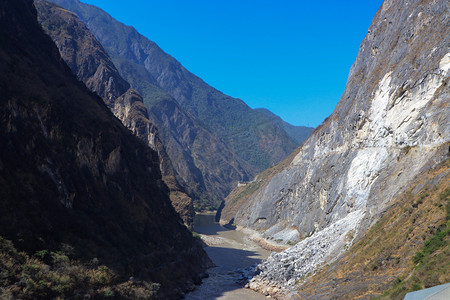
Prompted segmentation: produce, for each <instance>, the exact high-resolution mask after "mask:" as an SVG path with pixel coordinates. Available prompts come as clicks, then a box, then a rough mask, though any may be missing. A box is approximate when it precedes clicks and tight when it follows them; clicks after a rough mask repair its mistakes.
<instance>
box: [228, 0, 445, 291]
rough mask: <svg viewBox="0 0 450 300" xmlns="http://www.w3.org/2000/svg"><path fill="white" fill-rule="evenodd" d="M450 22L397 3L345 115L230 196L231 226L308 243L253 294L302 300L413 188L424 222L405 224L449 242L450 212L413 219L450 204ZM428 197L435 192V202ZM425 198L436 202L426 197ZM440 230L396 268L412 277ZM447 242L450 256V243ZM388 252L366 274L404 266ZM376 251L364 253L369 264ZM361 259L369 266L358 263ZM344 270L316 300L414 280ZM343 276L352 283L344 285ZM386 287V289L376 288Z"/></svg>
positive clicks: (369, 44)
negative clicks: (308, 280)
mask: <svg viewBox="0 0 450 300" xmlns="http://www.w3.org/2000/svg"><path fill="white" fill-rule="evenodd" d="M449 16H450V14H449V7H448V1H445V0H441V1H420V0H415V1H407V2H406V1H395V0H394V1H385V2H384V3H383V5H382V7H381V8H380V10H379V11H378V13H377V14H376V16H375V18H374V20H373V23H372V25H371V27H370V28H369V30H368V34H367V36H366V38H365V39H364V41H363V42H362V44H361V46H360V48H359V53H358V56H357V58H356V61H355V63H354V65H353V66H352V68H351V71H350V75H349V79H348V82H347V86H346V89H345V92H344V94H343V96H342V98H341V100H340V102H339V104H338V105H337V107H336V109H335V111H334V112H333V114H332V115H331V116H330V117H329V118H327V119H326V120H325V122H324V123H323V124H322V125H321V126H319V127H318V128H316V129H315V130H314V132H313V134H312V135H311V136H310V137H309V139H308V140H307V141H306V142H305V143H304V144H303V145H302V146H301V147H300V148H298V149H297V150H296V151H295V152H294V153H293V154H292V155H291V156H290V157H289V158H288V159H286V160H285V161H283V162H282V163H280V164H279V165H277V166H275V167H273V168H271V169H268V170H266V171H264V172H263V173H262V174H260V175H258V177H257V178H256V180H255V181H254V182H252V183H250V184H248V185H246V186H241V187H239V188H237V189H236V190H235V191H233V192H232V194H231V195H230V196H229V197H228V199H227V201H226V205H225V208H224V210H223V212H222V218H223V219H224V222H229V221H232V222H234V223H236V224H237V225H238V226H242V227H246V228H250V229H253V230H256V231H257V232H258V233H259V234H260V235H261V237H264V238H266V239H268V240H269V242H270V240H273V241H275V240H277V241H278V242H280V243H281V244H284V245H293V244H296V243H298V244H297V245H296V246H293V247H291V248H289V249H288V250H286V251H284V252H282V253H279V254H274V255H272V256H271V257H270V258H269V259H268V260H267V261H266V262H265V263H263V264H262V265H261V266H260V269H261V270H262V272H261V274H259V275H258V276H256V277H255V278H254V279H252V281H251V282H250V284H249V286H250V287H251V288H253V289H255V290H258V291H260V292H263V293H266V294H267V293H269V294H273V295H276V294H277V293H281V294H283V293H288V294H289V293H294V294H296V289H297V288H298V284H299V283H301V282H302V280H303V279H304V278H305V276H308V275H310V274H312V273H314V272H315V271H317V270H318V269H319V268H320V267H323V268H328V266H327V264H330V263H331V262H333V261H334V260H335V259H336V258H337V257H339V255H341V254H343V253H345V251H346V250H347V249H348V248H349V247H350V246H352V245H353V244H354V243H356V242H357V241H359V240H360V239H361V238H362V237H363V236H364V234H365V233H366V232H367V231H368V229H369V228H371V226H372V225H373V224H375V223H376V222H377V221H378V220H380V218H381V217H382V216H383V215H384V213H385V212H386V211H387V210H388V209H390V208H392V207H393V206H395V205H406V204H403V203H407V202H405V200H403V199H404V195H405V194H406V192H408V191H409V192H410V193H411V195H410V196H408V197H407V199H409V201H414V202H412V204H413V207H412V209H413V210H412V211H409V210H408V209H407V208H405V209H406V211H405V212H407V213H408V214H411V215H414V217H409V215H406V216H402V219H404V220H405V219H406V220H409V221H410V222H411V223H412V224H414V222H418V223H419V224H428V225H429V226H430V228H440V231H439V232H441V233H439V234H440V236H441V237H440V238H439V239H442V238H445V236H446V235H447V234H448V232H450V231H449V230H448V223H447V224H446V223H445V218H448V216H447V217H446V216H445V211H444V212H439V213H438V212H436V213H435V215H434V217H433V214H428V213H424V212H422V209H419V210H418V211H417V212H415V213H413V212H414V209H418V206H419V205H421V203H422V202H424V201H428V202H427V204H426V205H427V206H428V208H429V209H431V206H432V205H436V206H439V207H445V206H446V205H448V201H449V199H448V192H446V191H448V188H449V181H448V175H449V174H448V164H447V165H446V162H448V159H449V145H450V109H449V99H450V96H449V95H450V90H449V73H450V72H449V68H450V51H449V50H450V48H449V45H450V31H449V30H448V28H450V23H449V22H450V18H449ZM446 189H447V190H446ZM427 190H429V191H433V196H432V197H431V196H430V197H428V195H429V194H430V193H428V194H427ZM437 191H441V192H442V196H440V195H439V193H438V192H437ZM419 192H423V193H424V195H425V194H427V196H424V197H422V196H421V197H419ZM417 198H420V201H421V202H419V204H417V203H415V201H419V200H416V199H417ZM424 199H426V200H424ZM400 203H402V204H400ZM414 203H415V204H414ZM433 203H434V204H433ZM424 205H425V204H424ZM438 211H439V210H438ZM447 212H448V211H447ZM390 213H392V214H394V212H390ZM396 214H398V212H396ZM391 220H395V218H392V219H391ZM383 224H386V223H383ZM441 225H442V226H443V227H442V226H441ZM386 226H387V225H386ZM439 226H441V227H439ZM395 228H398V227H395ZM375 230H376V229H375ZM384 230H389V229H388V228H384ZM413 230H414V226H412V227H411V231H413ZM411 231H410V232H411ZM376 232H378V233H380V231H376ZM391 232H392V231H391ZM417 232H419V230H418V231H417ZM434 232H435V231H433V230H431V232H426V233H423V237H422V239H421V238H419V237H418V236H416V238H414V239H411V238H408V237H407V238H406V240H403V242H402V243H400V244H398V245H399V247H400V245H405V244H406V245H407V248H408V247H409V250H407V251H405V252H407V253H408V255H409V256H407V257H406V259H404V258H403V257H401V265H398V267H397V268H394V270H397V271H398V270H405V269H406V266H408V265H409V264H410V263H411V259H412V255H414V252H415V251H418V250H419V249H420V247H421V246H422V245H423V243H424V242H423V240H425V239H427V238H430V236H432V234H434ZM392 234H396V233H395V232H392ZM436 234H437V233H436ZM439 234H438V235H439ZM383 236H384V235H383ZM372 237H373V235H372ZM402 238H404V236H403V237H402ZM365 240H366V242H368V241H370V239H369V238H366V239H365ZM443 245H444V246H443V247H444V248H443V249H444V250H443V251H446V252H445V253H448V247H447V248H446V246H445V245H447V244H446V243H445V242H444V244H443ZM374 246H377V245H372V247H374ZM382 246H383V241H381V240H380V244H379V245H378V246H377V247H379V248H376V249H377V251H379V253H383V255H386V256H383V257H382V256H376V257H373V258H370V259H369V258H366V260H365V261H364V266H366V267H367V266H368V265H370V264H372V263H373V264H374V265H375V268H374V269H376V268H378V269H381V270H383V268H384V267H386V264H389V263H390V262H389V260H390V259H393V258H392V256H389V255H388V254H385V253H387V252H388V251H390V253H391V255H394V250H395V249H390V250H386V249H385V248H384V247H383V248H382ZM425 246H426V245H425ZM359 249H361V247H360V248H359ZM411 249H412V250H411ZM385 250H386V251H385ZM435 250H436V249H435ZM435 250H433V251H435ZM365 251H366V250H364V251H360V252H358V254H359V255H362V254H363V253H364V255H366V254H365V253H367V252H365ZM383 251H384V252H383ZM395 251H396V250H395ZM427 251H428V250H427ZM405 252H404V253H405ZM428 253H429V252H428ZM349 257H351V258H355V261H357V259H358V257H357V256H356V257H355V256H350V254H347V258H349ZM366 257H367V256H366ZM389 257H390V258H389ZM376 259H378V260H379V261H378V262H377V261H376ZM360 261H361V260H359V262H360ZM398 263H400V261H399V262H398ZM442 263H443V264H444V266H445V260H444V262H442ZM447 264H448V257H447ZM342 265H343V262H342V264H341V265H340V266H341V267H342ZM333 268H334V267H333V266H331V267H330V272H328V273H327V274H328V275H329V276H335V277H327V276H326V275H325V276H323V277H322V278H321V279H320V282H318V283H315V284H312V285H311V288H310V289H309V290H307V291H305V293H304V297H306V298H307V299H324V298H326V299H328V298H331V297H332V295H348V293H349V292H350V291H351V292H352V293H353V294H352V295H353V297H357V296H361V295H364V293H365V292H368V293H369V292H370V293H369V294H368V295H369V296H375V295H380V294H381V293H382V292H383V289H386V285H389V284H392V283H393V282H394V280H395V279H396V277H395V276H400V274H401V275H402V279H403V278H407V277H408V274H407V273H406V274H405V273H395V274H396V275H393V274H392V273H389V272H387V271H386V272H385V273H384V274H383V276H384V277H376V276H375V274H374V275H373V277H372V275H369V274H365V275H364V276H365V277H361V272H363V271H364V268H362V266H361V268H359V269H358V271H359V272H360V273H356V270H354V271H355V273H356V274H355V273H351V272H352V271H351V269H348V268H345V269H346V272H347V273H339V272H336V270H335V269H333ZM355 268H356V267H355ZM444 268H445V267H444ZM343 269H344V268H341V269H340V270H343ZM367 269H369V268H368V267H367ZM390 270H392V269H390ZM330 274H331V275H330ZM350 274H352V275H350ZM439 274H441V273H439ZM376 275H379V274H378V273H377V274H376ZM333 278H336V280H335V281H333V280H334V279H333ZM358 278H360V279H358ZM380 278H381V279H380ZM340 279H342V282H347V281H349V283H348V284H342V285H340V284H337V282H340ZM364 279H367V280H364ZM369 279H370V280H369ZM377 280H378V282H380V285H379V286H377V287H376V288H375V287H372V286H371V284H373V282H375V281H377ZM445 280H448V276H445V274H444V275H443V277H440V279H439V280H437V283H439V282H440V283H445ZM356 281H357V282H358V283H356ZM333 282H334V283H333ZM381 282H382V284H381ZM414 283H415V284H416V285H418V286H421V285H420V284H421V283H420V282H419V283H418V282H414ZM322 284H324V285H322ZM317 289H321V293H322V292H323V294H321V293H319V291H318V290H317ZM289 290H291V291H290V292H289ZM371 293H372V294H371ZM369 296H368V297H369Z"/></svg>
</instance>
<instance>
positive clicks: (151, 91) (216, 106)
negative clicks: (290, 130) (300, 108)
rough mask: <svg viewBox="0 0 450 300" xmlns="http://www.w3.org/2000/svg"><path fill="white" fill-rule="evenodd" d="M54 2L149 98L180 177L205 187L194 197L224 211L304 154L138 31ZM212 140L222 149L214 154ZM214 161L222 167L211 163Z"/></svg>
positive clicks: (86, 8) (70, 3)
mask: <svg viewBox="0 0 450 300" xmlns="http://www.w3.org/2000/svg"><path fill="white" fill-rule="evenodd" d="M52 2H54V3H56V4H58V5H61V6H63V7H64V8H66V9H69V10H71V11H73V12H75V13H76V14H77V15H78V16H79V17H80V19H81V20H83V21H84V22H85V23H86V25H87V27H88V28H89V29H90V30H91V31H92V32H93V34H94V35H95V36H96V37H97V39H98V40H99V41H100V42H101V43H102V45H103V46H104V47H105V49H106V51H108V53H109V55H110V56H111V57H112V59H113V61H114V63H115V64H116V66H117V67H118V69H119V71H120V73H121V74H122V76H123V77H124V78H125V79H126V80H128V82H130V83H131V85H132V86H133V87H134V88H136V89H137V90H138V91H139V92H140V93H141V94H142V95H143V97H144V102H145V104H146V105H147V107H148V108H149V112H150V115H151V116H150V118H151V119H152V115H153V116H155V118H154V119H152V121H155V124H156V125H157V126H158V128H160V130H162V128H163V127H164V128H166V134H164V135H163V134H162V140H163V143H164V144H165V145H166V147H167V150H168V152H169V156H170V157H171V158H172V161H175V160H176V159H175V157H177V158H181V157H183V158H184V160H183V161H184V163H183V164H182V165H180V169H182V170H180V169H177V171H178V172H179V173H180V174H181V173H183V172H184V174H186V176H183V178H184V179H185V180H186V183H187V184H186V185H185V186H186V187H189V186H190V187H196V186H197V187H196V190H194V191H196V195H197V198H200V199H202V201H201V202H204V201H205V200H206V201H209V202H210V203H209V204H211V201H210V200H208V199H215V200H214V201H212V203H213V204H214V205H215V206H217V205H218V203H220V201H221V200H222V199H223V198H224V197H225V196H226V195H227V194H228V193H229V192H230V191H231V189H232V188H234V187H235V186H236V184H237V183H238V182H242V181H248V180H249V179H251V178H252V177H253V176H254V175H255V174H256V172H257V171H261V170H263V169H264V168H266V167H268V166H271V165H273V164H275V163H277V162H279V161H280V160H282V159H284V158H285V157H286V156H287V155H288V154H289V153H290V152H291V151H292V150H294V148H295V147H296V146H298V144H299V143H298V142H296V141H295V140H294V139H293V138H291V137H290V136H289V135H288V134H287V133H286V131H285V129H284V127H283V126H281V125H280V124H279V123H277V122H274V121H273V119H272V118H270V117H267V116H266V115H264V114H261V113H259V112H258V111H255V110H252V109H251V108H249V107H248V106H247V105H245V103H244V102H242V101H241V100H239V99H235V98H232V97H229V96H227V95H224V94H223V93H221V92H219V91H217V90H216V89H214V88H212V87H211V86H209V85H208V84H206V83H205V82H203V81H202V80H201V79H200V78H198V77H197V76H195V75H193V74H192V73H190V72H189V71H188V70H186V69H185V68H184V67H183V66H182V65H181V64H180V63H179V62H178V61H176V60H175V59H174V58H173V57H171V56H170V55H168V54H166V53H164V52H163V51H162V50H161V49H160V48H159V47H158V46H157V45H156V44H155V43H153V42H152V41H150V40H148V39H147V38H145V37H143V36H142V35H140V34H139V33H138V32H137V31H136V30H135V29H133V28H132V27H129V26H125V25H124V24H122V23H119V22H117V21H116V20H114V19H113V18H111V16H109V15H108V14H106V13H105V12H104V11H102V10H100V9H98V8H96V7H95V6H91V5H86V4H83V3H81V2H79V1H78V0H53V1H52ZM162 91H163V92H162ZM173 99H175V100H176V101H175V103H173V101H171V100H173ZM175 106H176V107H175ZM169 107H170V108H171V109H169V110H167V109H166V108H169ZM172 108H174V109H172ZM161 114H163V115H161ZM164 114H168V115H164ZM173 114H176V118H175V117H174V115H173ZM161 119H162V120H163V123H158V122H161ZM180 122H182V123H183V127H180ZM187 126H194V127H187ZM182 128H187V130H182ZM197 133H199V134H197ZM186 134H189V136H190V137H189V138H187V137H186ZM210 140H213V141H214V143H215V145H214V146H213V147H211V148H210V147H209V146H208V143H209V141H210ZM198 145H202V146H201V147H199V146H198ZM179 146H182V149H184V151H180V150H179ZM171 151H172V153H171ZM211 155H215V156H216V157H218V158H219V159H218V160H216V162H214V163H211V162H210V161H208V159H209V157H211ZM223 175H226V176H227V178H223V177H222V176H223ZM191 177H193V178H195V177H197V178H198V179H199V180H192V179H191ZM230 180H231V181H230ZM217 187H220V188H217Z"/></svg>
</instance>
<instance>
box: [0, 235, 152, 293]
mask: <svg viewBox="0 0 450 300" xmlns="http://www.w3.org/2000/svg"><path fill="white" fill-rule="evenodd" d="M68 255H69V253H65V252H63V251H58V252H52V251H49V250H45V249H44V250H40V251H37V252H36V253H35V254H34V255H32V256H30V255H28V254H26V253H25V252H19V251H17V250H16V248H15V247H14V245H13V243H12V242H11V241H8V240H5V239H3V238H2V237H0V294H1V295H2V299H52V298H58V297H63V298H65V297H75V298H77V297H78V298H86V297H88V296H87V295H89V297H93V298H111V297H116V298H120V299H154V298H155V297H156V295H157V292H158V289H159V284H156V283H148V282H143V281H139V282H137V281H136V282H135V281H125V282H123V281H122V282H121V280H120V279H119V276H118V275H117V274H116V273H115V272H114V271H113V270H112V269H110V268H108V267H106V266H104V265H97V262H98V260H96V259H94V260H92V261H91V262H90V263H81V262H80V261H77V260H73V259H70V258H69V256H68Z"/></svg>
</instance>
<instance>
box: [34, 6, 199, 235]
mask: <svg viewBox="0 0 450 300" xmlns="http://www.w3.org/2000/svg"><path fill="white" fill-rule="evenodd" d="M34 4H35V7H36V9H37V11H38V20H39V22H40V23H41V25H42V27H43V28H44V30H45V31H46V33H47V34H49V35H50V37H51V38H52V39H53V41H54V42H55V44H56V45H57V47H58V49H59V52H60V54H61V57H62V58H63V59H64V61H65V62H66V63H67V65H68V66H69V67H70V69H71V70H72V72H73V73H74V74H75V75H76V76H77V78H78V79H79V80H81V81H83V82H84V83H85V84H86V86H87V87H88V88H89V89H90V90H91V91H92V92H95V93H97V95H99V96H100V97H102V99H103V100H104V101H105V103H106V105H107V106H108V107H109V108H110V110H111V111H112V112H113V113H114V115H115V116H116V117H117V118H119V120H121V121H122V123H123V124H124V125H125V126H126V127H127V128H128V129H130V130H131V131H132V132H133V133H134V134H135V135H136V136H138V137H139V138H141V139H142V140H143V141H145V142H146V143H148V145H149V146H150V147H151V148H152V149H154V150H156V151H157V152H158V155H159V157H160V163H161V165H160V166H161V171H162V175H163V180H164V182H165V183H166V184H167V185H168V187H169V188H170V190H171V193H170V198H171V200H172V202H173V205H174V207H175V208H176V210H177V212H178V213H179V214H180V215H181V217H182V219H183V221H184V222H185V223H186V225H187V226H189V227H190V226H192V222H193V218H194V206H193V201H192V199H191V198H190V197H189V196H188V195H187V194H186V193H185V192H184V191H183V189H182V188H181V187H180V185H179V183H178V180H177V177H178V174H177V173H176V171H175V170H174V168H173V166H172V162H171V161H170V159H169V156H168V155H167V153H166V150H165V147H164V146H163V144H162V142H161V140H160V138H159V133H158V130H157V128H156V127H155V126H154V125H153V124H152V123H151V122H150V121H149V120H148V113H147V109H146V107H145V105H144V103H143V99H142V97H141V96H140V95H139V93H138V92H137V91H135V90H133V89H131V88H130V85H129V84H128V82H126V81H125V80H124V79H123V78H122V77H121V76H120V74H119V72H118V71H117V69H116V67H115V66H114V64H113V62H112V61H111V59H110V58H109V56H108V54H107V53H106V51H105V50H104V49H103V47H102V45H101V44H100V43H99V42H98V41H97V39H96V38H95V37H94V36H93V35H92V34H91V33H90V31H89V30H88V29H87V27H86V26H85V25H84V23H83V22H81V21H80V20H79V19H78V17H77V16H76V15H75V14H74V13H72V12H70V11H68V10H66V9H63V8H61V7H58V6H56V5H55V4H52V3H49V2H47V1H44V0H36V1H34Z"/></svg>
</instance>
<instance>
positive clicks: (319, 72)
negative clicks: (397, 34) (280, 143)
mask: <svg viewBox="0 0 450 300" xmlns="http://www.w3.org/2000/svg"><path fill="white" fill-rule="evenodd" d="M82 2H86V3H90V4H94V5H96V6H98V7H100V8H102V9H103V10H105V11H106V12H108V13H109V14H111V15H112V16H113V17H114V18H116V19H117V20H119V21H121V22H123V23H125V24H127V25H131V26H133V27H135V28H136V29H137V30H138V31H139V32H140V33H141V34H143V35H144V36H146V37H147V38H149V39H150V40H152V41H154V42H156V43H157V44H158V45H159V46H160V47H161V48H162V49H163V50H164V51H165V52H167V53H168V54H170V55H172V56H173V57H175V58H176V59H177V60H178V61H180V62H181V63H182V64H183V65H184V66H185V67H186V68H187V69H188V70H189V71H191V72H193V73H194V74H196V75H197V76H199V77H201V78H202V79H203V80H205V81H206V82H207V83H208V84H210V85H212V86H213V87H215V88H217V89H218V90H220V91H222V92H224V93H225V94H228V95H230V96H233V97H236V98H240V99H242V100H244V101H245V102H246V103H247V104H248V105H249V106H250V107H252V108H257V107H264V108H268V109H270V110H271V111H273V112H274V113H276V114H277V115H279V116H281V117H282V118H283V119H284V120H285V121H288V122H289V123H291V124H294V125H307V126H314V127H315V126H318V125H319V124H320V123H322V121H323V120H324V119H325V118H326V117H327V116H329V115H330V114H331V113H332V112H333V109H334V107H335V106H336V104H337V102H338V101H339V99H340V97H341V95H342V93H343V92H344V89H345V84H346V81H347V76H348V72H349V70H350V67H351V65H352V64H353V62H354V60H355V58H356V55H357V53H358V48H359V45H360V43H361V41H362V40H363V38H364V36H365V35H366V33H367V29H368V28H369V26H370V24H371V22H372V19H373V17H374V16H375V13H376V12H377V10H378V9H379V7H380V6H381V4H382V2H383V1H382V0H368V1H361V0H352V1H350V0H349V1H345V0H344V1H336V0H333V1H331V0H323V1H302V0H297V1H295V0H278V1H276V0H190V1H188V0H127V1H123V0H121V1H118V0H82Z"/></svg>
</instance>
